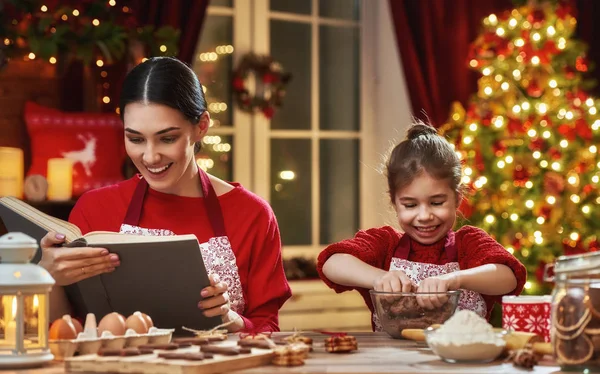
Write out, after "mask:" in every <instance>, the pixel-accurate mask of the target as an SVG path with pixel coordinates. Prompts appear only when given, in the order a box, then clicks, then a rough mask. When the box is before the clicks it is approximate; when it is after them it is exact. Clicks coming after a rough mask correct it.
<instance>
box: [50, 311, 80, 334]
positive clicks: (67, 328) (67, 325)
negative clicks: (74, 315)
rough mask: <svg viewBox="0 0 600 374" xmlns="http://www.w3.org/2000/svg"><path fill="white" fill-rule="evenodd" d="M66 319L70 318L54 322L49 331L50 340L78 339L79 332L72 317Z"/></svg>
mask: <svg viewBox="0 0 600 374" xmlns="http://www.w3.org/2000/svg"><path fill="white" fill-rule="evenodd" d="M65 317H68V318H59V319H57V320H56V321H54V322H52V325H51V326H50V330H49V331H48V337H49V338H50V339H52V340H55V339H56V340H58V339H75V338H76V337H77V330H75V326H73V322H72V320H71V317H70V316H65Z"/></svg>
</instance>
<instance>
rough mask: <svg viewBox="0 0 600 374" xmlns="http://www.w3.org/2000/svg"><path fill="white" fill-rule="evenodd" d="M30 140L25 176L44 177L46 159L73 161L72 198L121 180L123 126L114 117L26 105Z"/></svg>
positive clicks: (123, 156) (104, 114)
mask: <svg viewBox="0 0 600 374" xmlns="http://www.w3.org/2000/svg"><path fill="white" fill-rule="evenodd" d="M25 122H26V124H27V131H28V132H29V138H30V140H31V155H32V160H31V167H30V169H29V171H28V172H27V174H28V175H33V174H41V175H43V176H46V171H47V166H48V159H50V158H56V157H64V158H69V159H71V160H73V196H79V195H81V194H82V193H84V192H85V191H87V190H90V189H93V188H99V187H102V186H107V185H109V184H114V183H116V182H119V181H121V180H123V175H122V173H121V170H122V166H123V162H124V160H125V148H124V145H123V125H122V123H121V120H120V118H119V117H118V116H117V115H116V114H110V113H69V112H62V111H60V110H56V109H51V108H46V107H43V106H41V105H38V104H35V103H33V102H28V103H26V104H25Z"/></svg>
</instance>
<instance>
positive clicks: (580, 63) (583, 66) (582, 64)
mask: <svg viewBox="0 0 600 374" xmlns="http://www.w3.org/2000/svg"><path fill="white" fill-rule="evenodd" d="M588 65H589V63H588V61H587V59H585V58H583V57H581V56H579V57H577V58H576V59H575V69H577V70H579V71H582V72H586V71H588Z"/></svg>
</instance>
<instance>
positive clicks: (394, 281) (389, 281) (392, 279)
mask: <svg viewBox="0 0 600 374" xmlns="http://www.w3.org/2000/svg"><path fill="white" fill-rule="evenodd" d="M413 287H415V288H416V286H415V284H414V283H413V281H411V280H410V278H409V277H408V276H407V275H406V274H405V273H404V272H403V271H401V270H391V271H388V272H386V273H385V274H383V275H382V276H380V277H378V278H377V279H375V281H374V282H373V289H374V290H375V291H379V292H412V290H413Z"/></svg>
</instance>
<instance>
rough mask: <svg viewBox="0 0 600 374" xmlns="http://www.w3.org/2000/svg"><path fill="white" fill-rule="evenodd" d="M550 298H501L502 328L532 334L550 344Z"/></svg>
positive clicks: (547, 296) (546, 296)
mask: <svg viewBox="0 0 600 374" xmlns="http://www.w3.org/2000/svg"><path fill="white" fill-rule="evenodd" d="M551 304H552V296H549V295H544V296H504V297H502V328H503V329H505V330H513V331H524V332H533V333H535V334H538V335H539V336H541V337H543V338H544V341H545V342H550V325H551V322H550V309H551V308H550V307H551Z"/></svg>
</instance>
